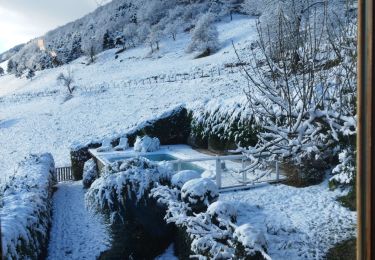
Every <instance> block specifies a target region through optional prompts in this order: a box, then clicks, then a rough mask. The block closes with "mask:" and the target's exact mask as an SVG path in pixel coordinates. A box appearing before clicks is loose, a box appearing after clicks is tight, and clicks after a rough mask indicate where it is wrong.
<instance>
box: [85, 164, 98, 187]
mask: <svg viewBox="0 0 375 260" xmlns="http://www.w3.org/2000/svg"><path fill="white" fill-rule="evenodd" d="M98 177H99V173H98V169H97V167H96V163H95V161H94V159H90V160H88V161H86V162H85V165H84V166H83V180H82V183H83V186H84V187H85V188H89V187H90V186H91V184H92V183H93V182H94V181H95V180H96V179H97V178H98Z"/></svg>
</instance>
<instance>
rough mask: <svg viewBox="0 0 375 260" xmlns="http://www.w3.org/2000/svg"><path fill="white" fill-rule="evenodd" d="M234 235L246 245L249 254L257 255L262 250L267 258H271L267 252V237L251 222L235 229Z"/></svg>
mask: <svg viewBox="0 0 375 260" xmlns="http://www.w3.org/2000/svg"><path fill="white" fill-rule="evenodd" d="M233 237H234V239H235V240H236V241H238V242H240V243H241V245H243V246H244V247H245V251H246V253H247V254H246V255H247V256H255V255H256V254H258V253H259V252H261V254H262V256H263V257H264V258H265V259H271V258H270V257H269V256H268V255H267V254H266V252H265V249H266V248H267V242H266V239H265V237H264V235H263V233H261V232H260V231H258V230H257V229H255V228H254V227H252V226H251V225H250V224H244V225H241V226H239V227H237V228H236V229H235V230H234V234H233Z"/></svg>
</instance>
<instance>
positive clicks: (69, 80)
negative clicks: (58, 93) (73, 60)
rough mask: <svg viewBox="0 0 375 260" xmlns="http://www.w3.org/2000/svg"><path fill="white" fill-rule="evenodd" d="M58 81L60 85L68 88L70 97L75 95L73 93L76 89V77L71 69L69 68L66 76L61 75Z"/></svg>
mask: <svg viewBox="0 0 375 260" xmlns="http://www.w3.org/2000/svg"><path fill="white" fill-rule="evenodd" d="M56 80H57V82H58V84H60V85H62V86H64V87H66V88H67V90H68V92H69V94H70V95H71V94H72V93H73V91H74V89H75V87H74V86H72V85H73V83H74V76H73V72H72V70H71V69H70V68H68V70H67V72H66V74H64V73H60V74H59V76H58V77H57V79H56Z"/></svg>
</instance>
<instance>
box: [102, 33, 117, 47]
mask: <svg viewBox="0 0 375 260" xmlns="http://www.w3.org/2000/svg"><path fill="white" fill-rule="evenodd" d="M114 47H115V42H114V40H113V38H112V36H111V35H110V33H109V31H108V30H106V32H105V33H104V35H103V50H108V49H112V48H114Z"/></svg>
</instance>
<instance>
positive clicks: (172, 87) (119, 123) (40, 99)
mask: <svg viewBox="0 0 375 260" xmlns="http://www.w3.org/2000/svg"><path fill="white" fill-rule="evenodd" d="M218 32H219V40H220V44H221V49H220V50H219V51H218V52H217V53H215V54H213V55H211V56H209V57H206V58H201V59H194V56H195V55H196V54H186V52H185V50H186V46H187V45H188V42H189V40H190V36H189V34H186V33H183V34H181V35H179V37H177V40H176V41H173V40H172V39H170V40H169V39H168V40H164V41H162V42H161V43H160V51H158V52H154V53H152V54H150V49H149V48H148V47H138V48H135V49H130V50H127V51H125V52H123V53H121V54H119V55H118V58H117V59H115V51H116V50H115V49H112V50H108V51H106V52H103V53H101V54H100V55H99V56H98V59H97V61H96V62H95V63H94V64H91V65H85V61H86V60H85V59H84V58H80V59H78V60H76V61H74V62H72V63H71V64H69V65H64V66H62V67H59V68H54V69H47V70H44V71H40V72H36V76H35V77H34V78H33V79H32V80H31V81H30V80H27V79H25V78H22V79H17V78H15V77H14V76H13V75H5V76H3V77H0V111H1V112H0V154H1V155H2V156H1V157H0V164H1V166H2V174H1V179H2V181H3V180H4V177H5V176H9V175H10V174H12V172H13V170H14V167H15V165H16V164H17V162H18V161H19V160H20V159H21V158H23V157H24V156H26V155H27V154H29V153H37V152H43V151H49V152H51V153H52V154H53V156H54V158H55V161H56V165H57V166H63V165H69V164H70V161H69V146H70V145H71V144H72V143H73V142H74V141H77V140H79V141H85V140H90V139H92V138H95V137H101V136H104V135H107V134H111V133H114V132H119V131H121V132H123V131H124V130H126V129H127V128H129V127H131V126H133V125H134V124H136V123H138V122H140V121H143V120H145V119H147V118H151V117H153V116H155V115H157V114H160V113H162V112H163V111H165V110H166V109H168V108H171V107H173V106H175V105H177V104H181V103H187V102H192V101H196V100H207V99H211V98H217V97H223V98H227V97H234V96H237V95H240V94H242V91H243V86H245V84H246V82H245V79H244V78H243V77H242V76H241V74H240V73H239V68H228V67H226V66H225V64H228V63H233V62H237V58H236V56H235V53H234V51H233V48H232V45H231V41H232V40H233V41H234V43H235V44H236V46H238V47H239V48H241V47H245V46H246V45H247V44H248V42H249V41H251V40H254V39H255V35H256V28H255V19H252V18H249V17H245V16H236V17H235V19H234V20H233V21H229V17H228V18H227V20H224V21H222V22H220V23H219V24H218ZM68 69H71V70H72V72H73V75H74V79H75V83H74V85H76V86H77V89H76V90H75V92H74V95H73V98H72V99H69V100H67V101H64V100H65V98H66V95H67V90H66V89H65V88H64V87H63V86H59V85H58V84H57V82H56V78H57V76H58V75H59V74H60V73H61V72H64V73H65V72H66V71H67V70H68ZM155 76H157V83H156V81H155V79H154V78H153V77H155ZM202 76H203V77H202ZM169 81H170V82H169Z"/></svg>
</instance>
